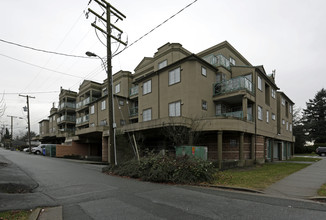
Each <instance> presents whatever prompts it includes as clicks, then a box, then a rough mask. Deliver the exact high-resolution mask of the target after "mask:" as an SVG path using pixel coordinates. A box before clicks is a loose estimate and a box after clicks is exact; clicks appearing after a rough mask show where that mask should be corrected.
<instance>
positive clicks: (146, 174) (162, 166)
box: [104, 154, 216, 184]
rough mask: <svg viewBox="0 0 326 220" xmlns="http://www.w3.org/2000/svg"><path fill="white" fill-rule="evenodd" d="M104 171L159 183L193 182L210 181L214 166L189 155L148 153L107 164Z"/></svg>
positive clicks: (214, 171) (214, 170) (214, 169)
mask: <svg viewBox="0 0 326 220" xmlns="http://www.w3.org/2000/svg"><path fill="white" fill-rule="evenodd" d="M104 172H108V173H112V174H115V175H119V176H128V177H132V178H139V179H141V180H144V181H151V182H160V183H181V184H185V183H187V184H194V183H200V182H211V181H212V180H213V178H214V177H213V175H214V174H215V173H216V168H215V167H214V166H213V164H212V163H211V162H208V161H204V160H202V159H199V158H196V157H190V156H184V157H177V158H176V157H172V156H166V155H165V156H164V155H160V154H159V155H153V154H151V155H149V156H146V157H142V158H141V159H140V160H139V161H137V160H130V161H127V162H125V163H122V164H120V165H118V166H113V165H111V166H109V167H108V168H106V169H105V170H104Z"/></svg>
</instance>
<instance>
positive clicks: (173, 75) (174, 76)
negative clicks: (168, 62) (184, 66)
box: [169, 67, 180, 85]
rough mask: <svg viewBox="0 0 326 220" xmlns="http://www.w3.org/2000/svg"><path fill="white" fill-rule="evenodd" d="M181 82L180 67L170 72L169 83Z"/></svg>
mask: <svg viewBox="0 0 326 220" xmlns="http://www.w3.org/2000/svg"><path fill="white" fill-rule="evenodd" d="M178 82H180V67H178V68H176V69H174V70H172V71H170V72H169V85H173V84H175V83H178Z"/></svg>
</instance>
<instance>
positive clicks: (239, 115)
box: [216, 111, 254, 122]
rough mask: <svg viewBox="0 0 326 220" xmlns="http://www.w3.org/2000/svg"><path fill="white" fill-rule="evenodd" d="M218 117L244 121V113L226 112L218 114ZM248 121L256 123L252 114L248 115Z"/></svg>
mask: <svg viewBox="0 0 326 220" xmlns="http://www.w3.org/2000/svg"><path fill="white" fill-rule="evenodd" d="M216 116H220V117H232V118H238V119H244V118H243V111H235V112H225V113H220V114H216ZM247 121H252V122H253V121H254V119H253V115H252V114H250V113H247Z"/></svg>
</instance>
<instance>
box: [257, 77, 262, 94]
mask: <svg viewBox="0 0 326 220" xmlns="http://www.w3.org/2000/svg"><path fill="white" fill-rule="evenodd" d="M257 86H258V89H259V90H260V91H262V81H261V78H260V76H258V85H257Z"/></svg>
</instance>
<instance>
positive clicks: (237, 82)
mask: <svg viewBox="0 0 326 220" xmlns="http://www.w3.org/2000/svg"><path fill="white" fill-rule="evenodd" d="M239 90H247V91H248V92H250V93H252V94H254V86H253V83H252V82H251V81H250V80H249V79H247V78H246V77H244V76H239V77H236V78H233V79H230V80H226V81H223V82H220V83H215V84H213V94H214V95H221V94H226V93H230V92H235V91H239Z"/></svg>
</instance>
